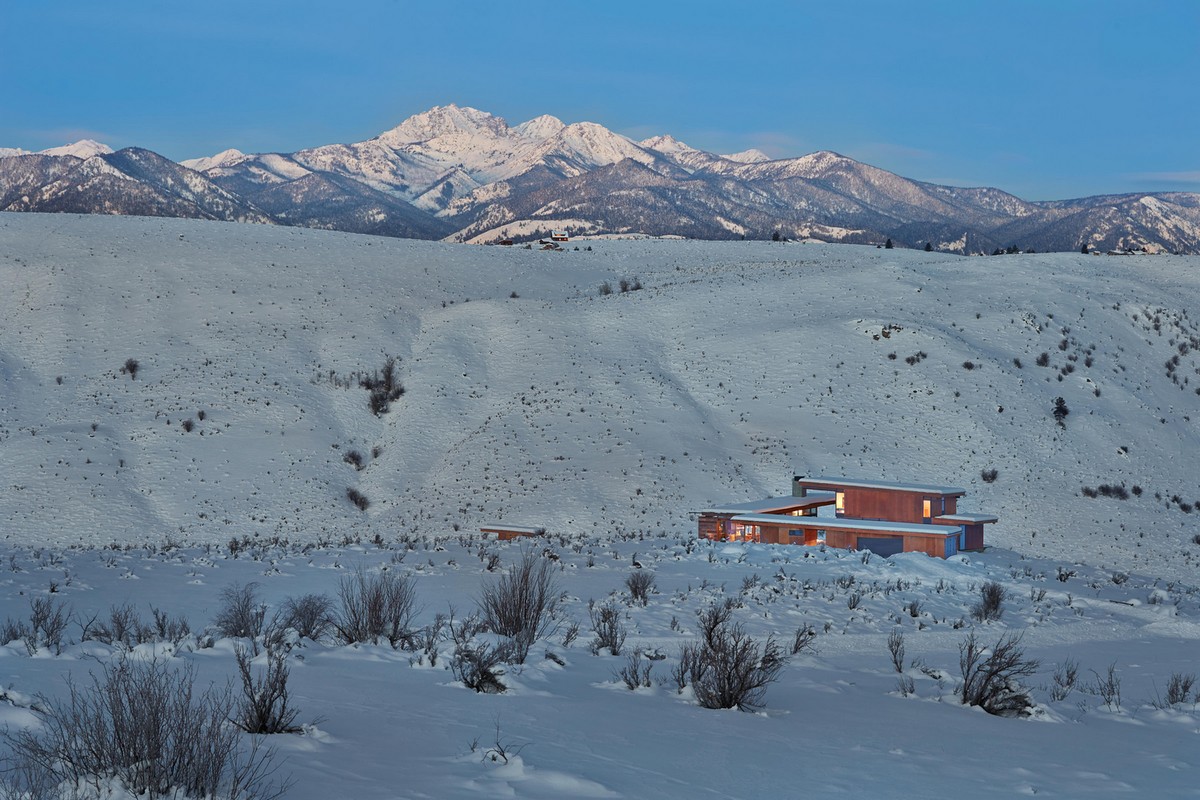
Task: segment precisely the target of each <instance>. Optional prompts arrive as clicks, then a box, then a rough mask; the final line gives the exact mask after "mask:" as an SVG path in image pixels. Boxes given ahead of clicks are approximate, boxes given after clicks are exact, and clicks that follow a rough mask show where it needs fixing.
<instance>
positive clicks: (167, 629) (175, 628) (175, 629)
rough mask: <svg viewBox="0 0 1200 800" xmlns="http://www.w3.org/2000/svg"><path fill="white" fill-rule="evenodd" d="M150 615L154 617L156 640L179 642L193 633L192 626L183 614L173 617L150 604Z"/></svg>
mask: <svg viewBox="0 0 1200 800" xmlns="http://www.w3.org/2000/svg"><path fill="white" fill-rule="evenodd" d="M150 616H151V617H152V618H153V619H154V628H153V630H154V641H158V642H175V643H178V642H181V641H183V640H184V639H186V638H187V637H189V636H191V635H192V626H191V625H189V624H188V621H187V618H185V617H183V616H178V617H175V618H172V617H171V615H170V614H168V613H167V612H165V611H162V610H160V609H157V608H155V607H154V606H150Z"/></svg>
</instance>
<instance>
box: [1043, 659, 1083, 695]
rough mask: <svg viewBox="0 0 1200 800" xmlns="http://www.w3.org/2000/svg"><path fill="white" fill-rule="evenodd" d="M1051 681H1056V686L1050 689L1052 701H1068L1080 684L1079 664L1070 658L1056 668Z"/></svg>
mask: <svg viewBox="0 0 1200 800" xmlns="http://www.w3.org/2000/svg"><path fill="white" fill-rule="evenodd" d="M1050 679H1051V680H1052V681H1054V685H1053V686H1051V687H1050V699H1051V700H1054V701H1056V702H1057V701H1060V700H1066V699H1067V698H1068V697H1070V695H1071V692H1073V691H1074V690H1075V685H1076V684H1077V683H1078V682H1079V662H1078V661H1075V660H1074V659H1071V658H1068V659H1067V660H1066V661H1064V662H1063V663H1061V664H1058V665H1057V666H1055V667H1054V672H1053V673H1051V675H1050Z"/></svg>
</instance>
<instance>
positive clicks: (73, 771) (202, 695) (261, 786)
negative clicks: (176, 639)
mask: <svg viewBox="0 0 1200 800" xmlns="http://www.w3.org/2000/svg"><path fill="white" fill-rule="evenodd" d="M90 677H91V682H90V683H89V684H87V685H84V686H79V685H77V684H75V683H72V682H68V685H67V688H68V695H67V697H66V698H65V699H56V698H49V697H39V699H38V702H37V703H36V704H35V705H34V707H33V711H34V713H36V714H37V716H38V717H39V720H40V722H41V725H40V726H39V727H37V728H24V729H20V730H13V729H9V730H7V731H6V732H5V733H4V734H3V736H4V738H5V739H6V740H7V743H8V745H9V747H10V749H11V755H10V756H9V758H8V763H7V764H6V767H7V769H6V781H5V783H6V784H7V786H4V787H3V788H4V789H5V790H6V795H7V796H13V797H24V798H41V797H45V798H50V797H71V798H79V799H81V800H82V799H83V798H88V799H89V800H90V798H101V797H110V796H111V790H112V788H113V784H114V782H115V783H116V784H117V786H119V788H121V789H124V790H125V791H127V792H129V793H130V794H133V795H137V796H139V797H147V798H152V799H157V798H176V797H221V798H225V799H227V800H250V798H254V799H255V800H266V799H268V798H275V797H281V796H282V795H283V794H284V792H285V791H286V789H287V786H286V785H271V784H269V783H268V781H269V780H270V778H271V776H272V774H273V773H274V771H275V769H276V767H275V765H274V763H273V760H274V753H273V752H272V751H270V750H263V749H261V748H260V747H259V744H258V740H254V741H253V743H252V744H251V745H250V747H249V748H248V749H243V747H242V745H241V741H240V739H241V737H240V734H239V732H238V729H237V728H235V727H233V726H231V725H229V724H228V720H229V718H230V715H231V714H232V712H233V703H232V700H231V697H230V692H229V688H228V686H226V687H225V688H223V689H218V688H211V689H208V690H205V691H197V690H196V688H195V686H194V684H195V672H194V668H193V667H192V666H191V665H188V666H184V667H179V668H170V667H168V666H167V664H166V663H164V662H162V661H130V660H119V661H117V662H116V663H113V664H108V665H104V666H103V667H102V668H101V672H100V673H99V674H98V675H97V674H95V673H93V674H92V675H91V676H90ZM61 789H65V790H66V791H67V794H59V793H58V792H59V790H61Z"/></svg>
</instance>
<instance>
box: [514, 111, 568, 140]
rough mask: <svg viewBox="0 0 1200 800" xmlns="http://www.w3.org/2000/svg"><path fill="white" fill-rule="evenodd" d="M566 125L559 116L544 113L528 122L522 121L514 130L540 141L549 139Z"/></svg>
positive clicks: (517, 133)
mask: <svg viewBox="0 0 1200 800" xmlns="http://www.w3.org/2000/svg"><path fill="white" fill-rule="evenodd" d="M565 127H566V125H565V124H564V123H563V121H562V120H561V119H559V118H558V117H552V116H550V115H549V114H542V115H541V116H540V117H534V118H533V119H531V120H529V121H528V122H522V123H521V124H520V125H518V126H517V127H515V128H513V129H512V132H513V133H515V134H516V135H517V136H520V137H521V138H523V139H532V140H534V141H539V142H540V141H544V140H546V139H549V138H550V137H551V136H554V135H555V134H557V133H558V132H559V131H561V130H562V129H563V128H565Z"/></svg>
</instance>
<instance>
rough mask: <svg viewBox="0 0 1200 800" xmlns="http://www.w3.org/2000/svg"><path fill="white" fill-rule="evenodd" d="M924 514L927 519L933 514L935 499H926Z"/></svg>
mask: <svg viewBox="0 0 1200 800" xmlns="http://www.w3.org/2000/svg"><path fill="white" fill-rule="evenodd" d="M922 516H923V517H925V519H929V518H930V517H932V516H933V501H932V500H926V501H925V502H924V513H923V514H922Z"/></svg>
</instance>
